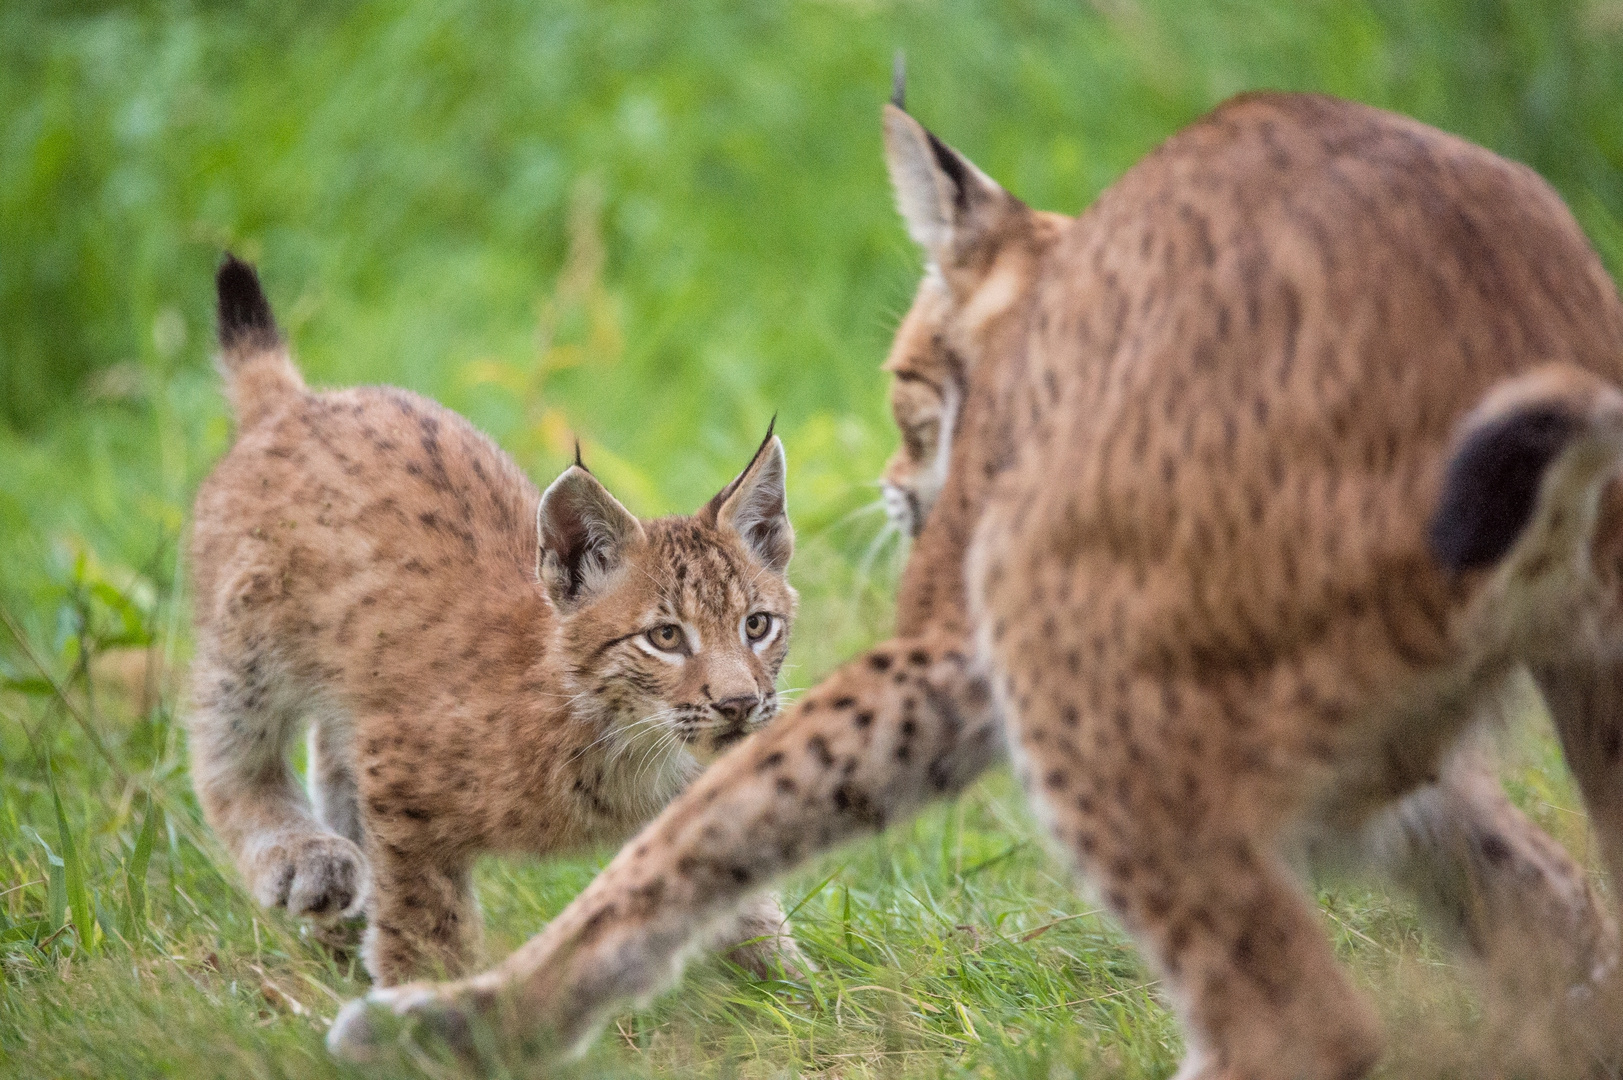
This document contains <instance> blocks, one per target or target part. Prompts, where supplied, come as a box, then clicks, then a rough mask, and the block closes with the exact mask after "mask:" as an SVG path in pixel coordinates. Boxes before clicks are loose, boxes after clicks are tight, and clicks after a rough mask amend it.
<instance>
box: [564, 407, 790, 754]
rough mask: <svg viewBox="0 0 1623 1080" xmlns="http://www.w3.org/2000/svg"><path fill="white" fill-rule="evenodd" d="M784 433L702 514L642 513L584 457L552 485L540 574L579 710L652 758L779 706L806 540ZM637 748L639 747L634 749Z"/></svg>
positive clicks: (617, 750) (721, 739) (715, 743)
mask: <svg viewBox="0 0 1623 1080" xmlns="http://www.w3.org/2000/svg"><path fill="white" fill-rule="evenodd" d="M784 474H785V469H784V458H783V446H782V444H781V443H779V442H778V440H777V439H775V438H773V437H772V436H771V435H770V434H769V435H768V437H767V440H766V441H765V442H764V443H762V444H761V448H760V450H758V451H756V454H755V458H754V460H752V461H751V462H750V464H749V467H748V468H746V469H745V470H744V471H743V472H742V473H740V474H739V476H738V477H737V478H736V479H735V480H733V482H732V483H730V484H728V485H727V486H726V487H725V488H723V489H722V490H721V492H720V493H719V494H717V495H716V497H715V498H714V499H711V500H710V502H709V503H707V504H706V505H705V506H704V507H703V508H702V509H700V511H699V512H698V513H696V514H694V515H693V516H691V517H669V518H661V519H659V520H657V521H649V522H641V521H638V520H637V519H636V518H635V517H632V516H631V514H630V513H629V512H627V511H626V509H625V508H624V507H623V506H621V505H620V504H619V503H618V502H617V501H615V499H614V497H613V496H612V495H610V494H609V493H608V492H607V491H606V490H605V489H604V488H603V486H602V485H601V484H599V483H598V482H597V479H596V478H595V477H593V476H592V475H591V474H590V473H589V472H587V471H586V470H585V469H584V468H582V467H580V466H578V465H577V466H576V467H574V468H572V469H569V470H567V471H566V472H565V473H564V474H563V475H562V476H560V477H559V478H558V479H557V480H556V481H555V482H554V483H553V485H552V486H551V487H549V488H548V489H547V491H546V494H545V495H543V496H542V500H541V507H540V511H539V513H538V526H539V527H538V531H539V534H540V537H541V550H540V554H539V557H538V559H537V567H536V569H537V575H538V577H539V578H540V580H541V583H542V585H543V586H544V587H545V588H546V590H547V592H548V595H549V596H550V597H551V599H552V602H553V606H554V608H555V609H556V610H557V612H558V614H559V616H560V627H559V642H560V645H561V649H562V654H563V655H562V658H561V659H562V661H563V663H564V665H565V670H566V673H567V674H568V676H569V679H570V681H571V683H572V684H573V692H574V693H575V695H576V698H575V701H574V704H573V707H574V711H575V712H576V715H590V716H593V717H595V719H596V720H597V721H598V723H599V725H600V726H601V727H602V728H603V732H602V734H601V735H600V736H599V738H600V739H603V740H605V741H606V743H607V752H609V753H610V754H611V755H615V756H619V755H635V758H636V761H638V762H642V761H646V762H647V763H648V765H649V767H650V770H651V771H652V772H658V771H659V766H660V763H662V762H665V761H668V760H669V758H670V756H671V755H672V753H673V752H675V751H679V750H686V751H687V752H689V753H691V754H693V755H694V756H695V757H698V758H700V759H701V760H705V759H709V758H712V757H714V756H715V755H716V754H718V753H720V752H721V751H722V750H725V749H726V748H727V747H729V746H731V745H732V744H733V743H736V742H738V741H739V740H740V739H742V738H743V737H744V736H746V735H748V734H749V733H750V732H752V731H754V730H755V729H757V728H759V727H760V726H761V725H763V724H765V723H766V722H767V721H768V720H770V719H771V718H772V717H773V716H774V715H775V714H776V713H777V710H778V694H777V677H778V670H779V668H781V667H782V666H783V658H784V655H785V654H786V653H787V651H788V648H789V629H790V624H791V623H792V622H793V620H794V614H795V603H796V597H795V591H794V590H793V589H792V588H790V587H789V581H788V578H787V577H786V576H785V570H786V568H787V567H788V563H789V557H790V555H791V554H792V553H793V550H794V534H793V532H792V531H791V530H790V527H789V517H788V507H787V502H786V498H785V494H784ZM628 760H629V759H628Z"/></svg>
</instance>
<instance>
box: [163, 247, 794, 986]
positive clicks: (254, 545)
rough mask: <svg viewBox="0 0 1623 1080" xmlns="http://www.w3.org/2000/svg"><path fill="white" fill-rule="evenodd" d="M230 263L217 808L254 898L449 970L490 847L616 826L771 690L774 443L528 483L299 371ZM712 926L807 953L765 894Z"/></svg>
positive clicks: (460, 436) (215, 584) (210, 691)
mask: <svg viewBox="0 0 1623 1080" xmlns="http://www.w3.org/2000/svg"><path fill="white" fill-rule="evenodd" d="M217 285H218V291H219V332H220V366H221V369H222V371H223V372H224V375H225V380H226V390H227V393H228V395H229V396H230V399H231V403H232V406H233V408H234V409H235V411H236V415H237V418H238V422H239V430H238V433H237V439H236V444H235V445H234V446H233V447H232V449H231V452H230V453H229V454H228V455H227V456H226V457H225V459H224V460H222V461H221V462H220V464H219V465H218V466H217V467H216V468H215V470H214V472H213V474H212V475H211V476H210V477H209V478H208V480H207V481H205V482H204V484H203V487H202V489H201V491H200V492H199V493H198V496H197V504H196V508H195V515H194V522H193V533H192V566H193V583H194V594H195V596H194V603H195V618H196V629H197V655H196V660H195V662H194V667H193V674H192V686H193V701H194V704H193V712H192V720H191V747H192V772H193V777H194V781H195V783H196V786H197V791H198V795H199V797H200V799H201V800H202V804H203V809H204V812H205V813H206V814H207V817H208V820H209V823H210V825H212V826H213V828H214V829H215V831H216V832H217V833H218V834H219V836H220V838H221V839H222V840H223V841H224V843H225V845H226V847H227V848H228V849H229V850H230V852H231V854H232V855H233V856H234V857H235V859H236V861H237V865H238V867H239V868H240V870H241V872H242V875H243V877H244V878H245V879H246V880H247V882H248V885H249V887H250V888H251V889H252V891H253V894H254V896H255V897H256V898H258V900H259V901H260V902H261V903H263V904H265V905H267V906H275V907H285V908H287V909H288V910H289V911H290V912H292V913H293V914H295V915H301V916H309V917H311V918H316V919H331V918H335V917H338V916H341V915H345V914H350V913H354V912H357V911H361V910H364V912H365V915H366V920H367V930H366V937H365V940H364V943H363V949H362V954H363V956H364V959H365V962H366V965H367V968H368V970H369V971H370V972H371V974H372V976H373V977H374V978H375V979H376V980H378V981H379V982H381V983H383V984H385V985H387V984H390V983H395V982H398V981H400V980H402V979H405V978H407V977H409V976H411V975H414V974H431V973H435V972H453V973H454V972H457V971H461V970H464V969H465V968H466V966H467V965H468V964H469V963H471V962H473V961H474V960H476V959H477V951H478V950H477V946H478V941H479V935H480V923H479V912H478V908H477V906H476V904H475V902H474V898H473V895H472V893H471V891H470V881H469V873H470V869H471V866H472V862H473V859H474V857H475V856H476V855H478V854H479V853H481V852H487V851H498V852H527V853H533V854H551V853H555V852H565V851H571V850H579V849H582V848H585V847H588V846H591V845H598V844H603V843H606V842H616V841H619V840H621V839H623V838H624V837H626V836H627V835H629V834H630V833H631V832H632V831H633V830H634V829H635V828H636V827H637V826H639V825H641V824H642V823H643V822H645V821H646V820H648V818H649V817H651V816H652V815H653V814H654V813H655V812H656V811H658V810H659V809H660V808H661V807H662V806H664V805H665V803H666V802H668V801H669V800H670V798H671V796H673V795H674V794H675V793H676V792H678V791H679V790H681V788H682V787H683V786H684V785H685V784H687V783H688V782H689V781H690V780H691V779H692V778H693V777H694V776H695V775H696V774H697V773H698V772H699V769H700V765H699V759H700V758H707V757H710V756H713V755H714V754H715V753H716V752H717V751H719V750H720V749H722V748H723V747H726V746H728V745H730V744H732V743H734V742H737V741H738V740H740V739H742V738H743V737H744V736H745V735H747V734H749V733H750V732H752V731H754V730H756V729H757V728H759V727H760V726H761V725H763V724H764V723H766V721H767V720H769V719H770V718H771V717H772V716H773V715H774V713H775V712H776V711H777V707H778V698H777V694H776V691H775V688H774V683H775V679H776V677H777V674H778V669H779V667H780V666H781V665H782V663H783V658H784V654H785V651H786V649H787V647H788V638H789V629H790V624H791V622H792V620H793V618H794V610H795V600H796V598H795V592H794V590H793V589H792V588H790V586H789V583H788V581H787V579H786V577H785V568H786V566H787V564H788V562H789V557H790V554H791V552H792V550H793V545H794V538H793V534H792V532H791V531H790V527H789V520H788V517H787V511H786V503H785V498H784V458H783V448H782V445H781V443H779V441H778V440H777V439H776V438H774V437H772V435H771V434H770V433H768V437H767V439H766V441H765V442H763V443H762V444H761V448H760V450H759V451H758V452H757V453H756V455H755V458H754V460H752V461H751V462H750V464H749V467H748V468H746V469H745V470H744V471H743V473H741V474H740V475H739V476H738V477H737V478H736V479H735V480H733V482H732V483H730V484H728V485H727V486H726V487H725V488H723V489H722V491H721V492H720V493H719V494H718V495H716V497H715V498H713V499H711V500H710V501H709V502H708V503H706V504H705V506H704V507H703V508H702V509H701V510H699V512H698V513H696V514H694V515H693V516H691V517H669V518H661V519H659V520H657V521H639V520H638V519H637V518H635V517H633V516H632V515H631V514H630V513H628V512H627V511H626V510H625V508H624V507H622V506H621V505H620V504H619V503H618V502H617V501H615V499H614V497H613V496H612V495H610V494H609V493H608V491H606V490H605V489H604V488H603V486H602V485H601V484H600V483H598V481H597V480H596V479H595V478H594V477H593V476H592V474H591V473H590V472H588V471H587V470H586V469H585V468H584V467H582V465H581V464H580V462H579V460H578V458H577V461H576V463H575V464H574V465H573V466H572V467H570V468H569V469H567V470H566V471H565V472H564V473H563V475H561V476H560V477H558V479H557V480H555V481H553V483H552V485H551V486H550V487H549V488H547V490H546V492H545V493H544V494H543V493H540V492H538V491H536V489H535V487H534V486H533V485H532V484H531V483H530V482H529V481H528V480H527V479H526V478H525V477H524V475H523V474H522V473H521V472H520V471H519V470H518V469H517V467H515V466H514V464H513V463H512V461H510V460H509V459H508V458H507V456H506V455H504V454H503V453H502V452H501V451H500V450H498V449H497V448H496V446H495V445H494V444H492V443H491V442H490V441H489V440H488V439H486V438H485V437H484V436H483V435H481V434H480V433H479V432H477V431H475V430H474V429H473V428H472V427H471V426H469V425H468V423H467V422H466V421H464V420H463V419H462V418H460V417H459V416H457V415H456V414H454V413H452V412H450V411H448V410H446V409H444V408H441V407H440V406H439V405H436V404H434V403H433V402H431V401H427V400H425V399H423V398H420V397H418V396H416V395H414V394H410V393H407V392H405V391H403V390H397V389H392V388H387V387H368V388H359V389H352V390H339V391H333V392H328V393H314V392H312V391H310V390H307V389H306V388H305V386H304V383H303V381H302V380H301V378H300V377H299V373H298V371H297V369H295V368H294V366H293V364H292V362H291V360H290V359H289V355H288V351H287V347H286V345H285V344H284V342H283V340H282V338H281V336H280V334H279V333H278V332H277V329H276V325H275V322H274V320H273V318H272V316H271V310H270V307H269V305H268V303H267V302H266V300H265V297H264V295H263V294H262V293H261V291H260V287H259V281H258V278H257V276H256V275H255V273H254V271H253V270H252V269H251V268H250V267H248V266H247V265H245V264H243V263H241V262H238V261H236V260H235V259H232V258H230V257H229V256H228V257H227V258H226V261H225V262H224V264H223V265H222V266H221V268H220V271H219V277H218V282H217ZM305 728H308V730H309V768H308V773H309V787H310V793H311V795H312V796H313V799H312V800H307V799H306V798H305V795H304V793H303V791H301V790H300V787H299V785H298V783H297V781H296V778H295V776H294V773H293V771H292V769H291V767H290V765H289V762H288V760H287V755H288V750H289V744H290V743H291V741H292V740H293V739H294V738H295V737H296V736H297V734H298V733H299V732H300V731H301V730H302V729H305ZM312 802H313V805H312ZM719 934H720V936H719V937H717V938H716V941H717V942H718V943H727V944H732V943H746V944H744V945H743V947H742V948H741V949H740V950H739V951H738V952H737V953H735V957H736V958H737V959H739V960H740V961H741V962H743V963H745V964H746V966H749V967H752V968H753V969H754V970H755V971H757V972H758V973H762V974H764V973H766V972H768V971H771V970H776V965H777V962H778V961H779V960H782V961H783V962H784V963H785V964H786V965H787V966H788V967H790V968H791V969H793V968H794V966H795V963H796V957H797V952H796V950H795V947H794V942H793V940H792V939H791V938H790V937H788V932H787V928H786V927H785V925H784V919H783V916H782V914H781V913H780V912H779V910H778V908H777V905H776V902H775V901H774V900H773V899H772V898H771V896H770V895H767V894H762V895H760V896H758V897H756V898H755V899H754V900H752V901H751V902H750V904H749V905H747V906H746V907H745V908H744V910H743V914H742V916H741V917H740V918H738V919H735V920H731V921H730V922H729V923H728V924H727V925H724V926H722V927H721V928H720V931H719Z"/></svg>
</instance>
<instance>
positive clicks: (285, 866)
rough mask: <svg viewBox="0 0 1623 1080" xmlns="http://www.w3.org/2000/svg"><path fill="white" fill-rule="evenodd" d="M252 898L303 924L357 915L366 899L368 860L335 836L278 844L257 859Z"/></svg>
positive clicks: (306, 837) (315, 835)
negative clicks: (314, 920)
mask: <svg viewBox="0 0 1623 1080" xmlns="http://www.w3.org/2000/svg"><path fill="white" fill-rule="evenodd" d="M254 862H255V864H256V867H257V871H258V872H257V873H256V874H255V875H254V880H255V884H254V896H255V898H256V899H258V900H259V902H260V903H261V904H264V905H265V906H266V907H285V908H287V910H288V912H289V913H290V914H293V915H297V916H299V917H301V918H309V919H338V918H342V917H345V916H350V915H355V914H357V913H359V911H360V909H361V903H362V901H363V900H364V899H365V896H366V883H367V879H366V859H365V857H364V856H363V855H362V854H361V849H360V848H358V847H356V846H355V844H354V843H353V842H351V841H350V840H347V839H345V838H344V837H342V836H339V835H337V834H336V833H311V834H307V835H304V836H297V837H288V838H284V839H278V840H277V841H275V842H273V843H270V844H267V845H266V846H265V847H264V848H263V849H262V850H260V851H259V852H257V853H256V854H255V857H254Z"/></svg>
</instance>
